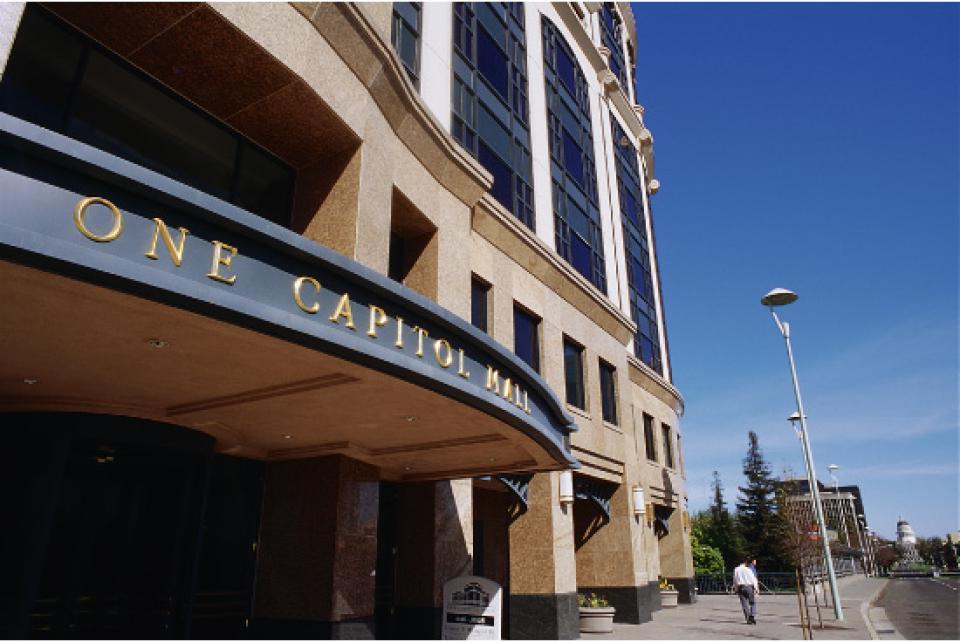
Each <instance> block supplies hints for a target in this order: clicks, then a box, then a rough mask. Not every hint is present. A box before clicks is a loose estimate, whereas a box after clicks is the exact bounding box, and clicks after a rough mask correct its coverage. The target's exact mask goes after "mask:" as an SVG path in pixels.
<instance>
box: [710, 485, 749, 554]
mask: <svg viewBox="0 0 960 642" xmlns="http://www.w3.org/2000/svg"><path fill="white" fill-rule="evenodd" d="M711 487H712V488H713V502H712V503H711V504H710V510H709V512H707V513H705V514H703V517H702V524H703V528H702V533H703V537H702V539H701V541H702V542H703V543H704V544H707V545H709V546H712V547H713V548H715V549H717V550H718V551H720V555H721V556H722V557H723V566H724V568H725V569H726V570H732V569H733V568H735V567H736V566H737V565H738V564H740V562H742V561H743V555H744V548H745V546H744V542H743V536H742V535H741V534H740V529H739V526H738V524H737V522H736V521H735V520H734V519H733V516H732V515H730V511H728V510H727V503H726V501H724V499H723V484H722V483H721V482H720V473H718V472H717V471H713V483H712V484H711Z"/></svg>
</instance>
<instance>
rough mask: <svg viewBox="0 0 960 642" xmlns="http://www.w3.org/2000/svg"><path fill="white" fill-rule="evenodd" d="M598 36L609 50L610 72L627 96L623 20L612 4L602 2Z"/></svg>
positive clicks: (628, 93) (627, 78)
mask: <svg viewBox="0 0 960 642" xmlns="http://www.w3.org/2000/svg"><path fill="white" fill-rule="evenodd" d="M600 35H601V38H602V39H603V45H604V46H605V47H606V48H607V49H609V50H610V71H612V72H613V73H614V74H615V75H616V76H617V79H618V80H619V81H620V86H621V87H623V91H624V93H625V94H627V96H629V95H630V90H629V82H630V80H629V77H628V76H627V65H626V64H625V61H624V57H623V20H621V19H620V14H619V13H617V10H616V7H615V5H614V3H613V2H604V3H603V5H602V6H601V7H600Z"/></svg>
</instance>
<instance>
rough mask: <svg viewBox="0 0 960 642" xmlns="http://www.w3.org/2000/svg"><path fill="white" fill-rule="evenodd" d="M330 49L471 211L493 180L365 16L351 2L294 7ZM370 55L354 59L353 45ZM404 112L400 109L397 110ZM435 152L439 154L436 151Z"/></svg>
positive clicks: (428, 166) (397, 131)
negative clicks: (423, 97)
mask: <svg viewBox="0 0 960 642" xmlns="http://www.w3.org/2000/svg"><path fill="white" fill-rule="evenodd" d="M294 7H295V8H296V10H297V11H299V12H300V13H301V14H302V15H303V16H304V18H305V19H307V20H308V21H310V23H311V24H312V25H313V26H314V28H315V29H316V30H317V32H318V33H319V34H320V35H321V36H322V37H323V38H324V40H326V42H327V44H329V45H330V46H331V47H333V49H334V51H336V52H337V53H338V54H339V55H340V57H341V58H342V59H343V61H344V63H345V64H346V65H347V66H348V67H349V68H350V69H351V71H353V73H354V74H355V75H356V76H357V79H358V80H360V82H361V83H363V85H364V86H365V87H366V88H367V90H368V91H369V92H370V95H371V97H372V98H373V100H374V101H375V102H376V103H377V106H378V107H379V108H380V110H381V112H382V113H383V116H384V118H386V120H387V122H388V123H389V125H390V127H391V128H392V129H393V131H394V133H395V134H396V135H397V137H398V138H400V140H401V141H403V142H404V144H405V145H406V146H407V148H408V149H409V150H410V151H411V153H413V155H414V156H416V157H417V159H418V160H419V161H420V162H421V163H423V165H424V167H425V168H426V169H427V171H428V172H430V174H431V175H432V176H433V177H434V178H435V179H436V180H437V182H439V183H440V184H441V185H443V186H444V187H445V188H447V189H448V190H450V191H451V192H452V193H453V194H455V195H456V196H457V197H458V198H459V199H460V200H461V201H463V202H464V203H466V204H467V205H468V206H470V207H472V206H473V205H474V204H476V202H477V200H479V198H480V196H481V195H482V194H484V193H486V192H487V191H488V190H489V189H490V186H491V185H492V184H493V177H492V176H491V175H490V173H489V172H487V170H486V169H484V168H483V166H482V165H480V163H479V161H477V160H476V159H474V158H473V157H472V156H471V155H470V154H469V153H468V152H467V151H466V150H465V149H464V148H463V147H462V146H461V145H460V144H459V143H457V142H456V140H454V138H453V137H452V136H451V135H450V134H448V133H447V132H446V131H445V130H444V128H443V126H442V125H441V124H440V122H439V121H438V120H437V119H436V118H435V117H434V116H433V114H432V113H431V112H430V110H429V109H428V108H427V106H426V105H425V104H424V103H423V101H422V100H421V99H420V95H419V93H418V92H417V90H416V88H415V87H414V86H413V83H412V82H411V81H410V78H409V77H408V76H407V74H406V72H405V71H404V69H403V66H402V64H401V63H400V59H399V58H398V57H397V54H396V53H395V52H394V51H393V47H392V46H390V44H389V43H387V42H384V41H383V39H382V38H381V37H380V34H379V33H378V32H377V30H376V28H375V27H374V26H373V25H372V24H370V22H369V20H368V19H367V17H366V16H365V15H364V14H363V12H362V11H360V9H359V8H357V7H356V6H354V3H349V2H316V3H297V4H295V5H294ZM358 43H362V44H364V45H366V47H367V49H368V50H369V52H370V53H371V54H372V56H373V58H374V59H375V64H376V65H379V67H374V68H371V65H370V63H371V61H370V56H358V55H357V51H356V50H357V44H358ZM401 105H402V107H403V109H398V108H397V107H398V106H401ZM438 152H439V153H438Z"/></svg>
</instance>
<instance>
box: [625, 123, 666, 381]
mask: <svg viewBox="0 0 960 642" xmlns="http://www.w3.org/2000/svg"><path fill="white" fill-rule="evenodd" d="M612 121H613V123H612V134H613V141H614V149H615V150H616V153H615V154H614V157H615V159H616V160H615V165H616V170H617V190H618V194H619V196H620V214H621V219H622V220H623V243H624V249H625V250H626V259H627V290H628V292H629V295H630V315H631V316H632V317H633V320H634V321H635V322H636V323H637V334H636V335H635V336H634V344H633V345H634V354H636V356H637V358H638V359H640V360H641V361H643V362H644V363H645V364H647V365H648V366H650V367H651V368H653V369H654V370H655V371H656V372H658V373H660V374H663V362H662V358H661V355H660V338H659V337H660V334H659V332H658V331H657V313H656V310H657V308H656V305H657V302H656V300H655V299H654V295H653V275H652V267H651V263H652V262H651V258H650V251H649V248H650V243H649V239H648V236H647V225H646V216H644V213H643V188H642V185H641V180H640V164H639V161H638V159H637V150H636V148H634V146H633V145H632V144H631V143H630V140H629V138H627V134H626V132H625V131H624V130H623V128H622V127H620V124H619V123H618V122H617V120H616V119H615V118H614V119H612Z"/></svg>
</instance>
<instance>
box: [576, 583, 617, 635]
mask: <svg viewBox="0 0 960 642" xmlns="http://www.w3.org/2000/svg"><path fill="white" fill-rule="evenodd" d="M577 601H578V602H579V604H580V632H581V633H612V632H613V615H614V613H616V609H615V608H613V607H612V606H610V602H609V601H608V600H607V598H605V597H604V596H602V595H597V594H596V593H589V594H587V595H584V594H583V593H580V594H578V595H577Z"/></svg>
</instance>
